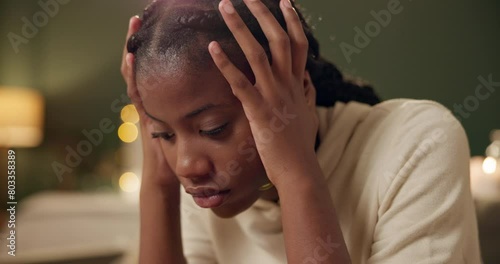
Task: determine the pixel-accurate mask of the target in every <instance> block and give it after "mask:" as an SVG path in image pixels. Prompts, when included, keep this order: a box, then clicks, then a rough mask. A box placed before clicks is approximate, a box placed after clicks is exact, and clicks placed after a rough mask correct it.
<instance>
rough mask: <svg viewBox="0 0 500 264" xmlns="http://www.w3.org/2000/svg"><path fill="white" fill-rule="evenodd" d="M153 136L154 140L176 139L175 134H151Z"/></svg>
mask: <svg viewBox="0 0 500 264" xmlns="http://www.w3.org/2000/svg"><path fill="white" fill-rule="evenodd" d="M151 136H152V137H153V138H161V139H163V140H166V141H169V140H171V139H172V138H173V137H174V134H172V133H166V132H161V133H151Z"/></svg>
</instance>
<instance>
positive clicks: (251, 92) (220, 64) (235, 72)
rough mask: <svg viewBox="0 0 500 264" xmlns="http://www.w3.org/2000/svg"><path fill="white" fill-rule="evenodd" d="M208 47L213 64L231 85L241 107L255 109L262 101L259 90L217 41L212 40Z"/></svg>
mask: <svg viewBox="0 0 500 264" xmlns="http://www.w3.org/2000/svg"><path fill="white" fill-rule="evenodd" d="M208 49H209V51H210V55H211V56H212V59H213V60H214V63H215V65H217V68H219V70H220V72H221V73H222V75H224V78H226V80H227V82H228V83H229V85H230V86H231V89H232V91H233V94H234V95H235V96H236V97H237V98H238V99H239V100H240V101H241V103H242V105H243V107H244V108H246V109H249V110H253V109H256V107H258V106H259V105H260V103H261V101H262V96H261V94H260V93H259V91H258V90H257V89H256V88H255V87H254V86H253V85H252V83H251V82H250V81H249V80H248V78H247V77H246V76H245V74H243V73H242V72H241V71H240V70H239V69H238V68H237V67H236V66H235V65H234V64H233V63H232V62H231V61H230V60H229V58H228V57H227V55H226V54H225V53H224V51H222V48H221V46H220V45H219V43H217V42H216V41H212V42H211V43H210V44H209V46H208Z"/></svg>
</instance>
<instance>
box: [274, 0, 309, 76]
mask: <svg viewBox="0 0 500 264" xmlns="http://www.w3.org/2000/svg"><path fill="white" fill-rule="evenodd" d="M280 7H281V10H282V11H283V16H284V17H285V21H286V25H287V28H288V35H289V38H290V43H291V45H292V54H293V59H292V60H293V61H292V71H293V74H294V75H295V76H299V77H301V79H302V78H303V76H304V70H305V69H306V63H307V53H308V50H309V42H308V40H307V37H306V34H305V32H304V29H303V27H302V22H301V21H300V19H299V16H298V14H297V12H296V11H295V9H294V8H293V7H292V4H291V3H290V1H289V0H281V3H280Z"/></svg>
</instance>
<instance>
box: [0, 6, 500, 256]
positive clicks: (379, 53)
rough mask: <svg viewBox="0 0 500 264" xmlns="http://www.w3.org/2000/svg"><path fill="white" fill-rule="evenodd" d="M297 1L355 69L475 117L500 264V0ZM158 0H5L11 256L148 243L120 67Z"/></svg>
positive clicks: (484, 199)
mask: <svg viewBox="0 0 500 264" xmlns="http://www.w3.org/2000/svg"><path fill="white" fill-rule="evenodd" d="M297 1H298V2H299V3H300V4H301V6H302V7H303V9H305V13H306V14H307V16H308V19H309V21H310V24H311V25H312V26H313V28H314V29H315V31H316V36H317V37H318V39H319V40H320V42H321V44H322V51H323V54H324V55H325V56H326V57H327V58H329V59H331V60H332V61H333V62H334V63H335V64H336V65H337V66H338V67H339V68H341V69H342V71H343V72H344V73H345V74H346V75H349V76H353V77H357V78H361V79H362V80H364V81H366V82H368V83H370V84H371V85H372V86H373V87H374V88H375V89H376V91H377V92H378V93H379V95H380V96H381V97H382V98H383V99H391V98H417V99H430V100H435V101H438V102H440V103H442V104H443V105H445V106H446V107H448V108H449V109H450V110H451V111H452V112H453V113H454V115H455V116H456V117H457V118H458V119H459V120H460V121H461V123H462V124H463V126H464V128H465V130H466V132H467V135H468V138H469V143H470V148H471V155H472V156H473V158H472V159H471V172H472V175H471V177H472V189H473V193H474V196H475V199H476V207H477V212H478V221H479V230H480V238H481V250H482V254H483V258H484V262H485V263H500V251H499V250H498V244H499V242H500V168H497V162H498V161H499V158H500V133H499V132H498V131H497V132H495V131H496V129H500V91H499V90H500V64H499V63H498V62H499V61H500V54H499V53H500V51H499V49H498V47H500V34H499V32H500V16H498V14H499V11H500V2H498V1H494V0H481V1H461V2H460V3H459V2H457V1H451V0H444V1H430V0H419V1H411V0H401V1H396V0H375V1H370V2H368V3H366V2H364V1H363V2H362V1H345V0H335V1H311V0H297ZM146 2H147V1H146V0H128V1H123V0H121V1H119V0H107V1H98V0H86V1H83V0H40V1H38V0H37V1H35V0H29V1H28V0H26V1H18V0H2V1H0V36H1V38H0V39H1V40H0V158H1V159H0V160H1V164H0V169H1V171H0V176H1V178H0V179H1V182H0V187H1V189H2V190H1V192H2V194H1V195H0V197H1V198H0V202H1V204H0V208H1V209H2V214H0V215H1V216H0V217H1V219H0V223H1V224H2V225H1V226H0V230H3V232H8V231H9V229H8V228H7V226H8V221H9V217H10V219H12V217H11V216H10V213H9V211H7V209H8V208H10V206H11V205H10V204H7V203H8V202H12V200H10V199H9V197H8V196H7V195H6V194H7V188H8V184H7V173H6V172H7V161H8V159H9V153H8V150H14V151H15V159H16V160H15V161H16V172H15V173H16V185H15V201H17V202H18V204H16V205H15V206H16V228H17V229H16V230H18V233H17V240H16V242H17V244H16V247H17V248H16V250H17V253H18V257H19V258H4V257H5V256H7V252H4V251H5V250H7V251H9V249H8V248H6V247H5V246H3V245H2V246H1V247H0V248H2V249H0V253H1V255H0V262H1V263H11V262H12V261H13V260H16V261H21V262H16V263H119V259H120V256H121V255H122V253H123V251H124V249H126V248H127V247H130V243H131V241H134V240H135V239H136V237H137V234H138V216H137V213H138V209H137V193H138V187H139V183H140V179H139V178H140V164H141V160H140V159H141V157H142V155H141V152H140V151H141V150H140V143H139V142H138V141H137V140H136V138H137V125H136V123H137V116H136V114H135V112H134V109H133V107H130V106H127V105H128V104H129V101H128V99H127V98H126V86H125V83H124V81H123V80H122V77H121V75H120V71H119V68H120V63H121V56H122V50H123V45H124V41H125V35H126V31H127V27H128V21H129V18H130V17H131V16H132V15H134V14H138V13H140V12H141V10H142V9H143V8H144V6H145V3H146ZM4 237H8V236H7V234H6V233H5V235H2V241H5V239H4ZM23 254H24V255H23ZM23 257H24V259H23ZM2 261H8V262H2ZM12 263H13V262H12Z"/></svg>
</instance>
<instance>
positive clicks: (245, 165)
mask: <svg viewBox="0 0 500 264" xmlns="http://www.w3.org/2000/svg"><path fill="white" fill-rule="evenodd" d="M207 68H208V69H205V70H203V71H193V70H168V71H166V73H164V74H162V76H161V77H158V76H154V77H149V78H140V79H139V80H138V88H139V92H140V94H141V97H142V100H143V105H144V108H145V110H146V112H147V113H148V115H149V116H151V117H152V119H153V120H154V125H153V130H154V132H157V133H160V135H161V137H160V141H161V147H162V150H163V153H164V156H165V159H166V161H167V162H168V164H169V166H170V168H171V169H172V170H173V171H174V172H175V174H176V176H177V178H178V179H179V181H180V183H181V184H182V185H183V187H184V188H185V189H186V191H188V192H191V193H198V194H195V195H194V196H196V197H197V198H195V202H196V203H197V204H198V205H199V206H201V207H206V208H211V209H212V210H213V211H214V212H215V213H216V214H217V215H219V216H220V217H232V216H234V215H236V214H238V213H240V212H242V211H244V210H246V209H247V208H248V207H249V206H251V205H252V204H253V203H254V202H255V201H256V200H257V199H258V198H259V197H263V198H269V199H273V198H277V193H276V190H275V189H274V188H273V189H271V190H268V191H265V192H262V191H259V190H258V189H259V187H260V186H262V185H263V184H266V183H268V182H269V181H268V179H267V176H266V173H265V170H264V167H263V165H262V163H261V160H260V157H259V155H258V153H257V150H256V149H255V144H254V141H253V138H252V133H251V131H250V126H249V123H248V120H247V118H246V116H245V113H244V111H243V108H242V106H241V103H240V101H239V100H238V99H237V98H236V97H235V96H234V95H233V93H232V91H231V88H230V86H229V84H228V83H227V81H226V80H225V79H224V77H223V76H222V74H221V73H220V72H219V71H218V70H217V69H216V68H214V67H207ZM203 188H212V189H214V190H215V191H216V192H220V191H223V193H222V194H221V195H216V196H212V197H210V194H212V193H211V191H208V190H206V189H203ZM208 197H210V198H208ZM193 198H194V197H193Z"/></svg>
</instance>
